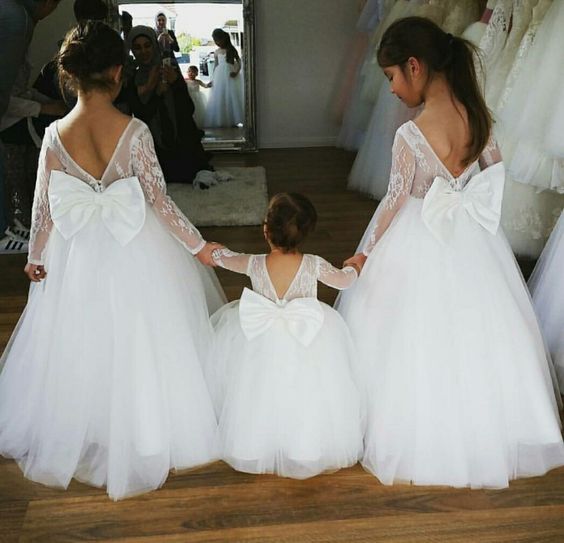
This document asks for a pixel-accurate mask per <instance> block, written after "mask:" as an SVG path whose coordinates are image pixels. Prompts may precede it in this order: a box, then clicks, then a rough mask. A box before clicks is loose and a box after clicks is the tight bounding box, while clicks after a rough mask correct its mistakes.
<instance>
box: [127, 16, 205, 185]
mask: <svg viewBox="0 0 564 543" xmlns="http://www.w3.org/2000/svg"><path fill="white" fill-rule="evenodd" d="M128 46H129V48H130V50H131V52H132V53H133V56H134V57H135V60H136V64H137V67H136V69H135V72H134V74H133V75H132V77H131V78H130V80H129V81H127V82H126V84H125V85H124V93H125V96H126V99H127V102H128V104H129V108H130V111H131V113H132V114H133V115H134V116H135V117H137V118H139V119H141V120H142V121H144V122H145V123H146V124H147V125H149V129H150V130H151V134H152V136H153V139H154V140H155V147H156V151H157V157H158V159H159V162H160V164H161V167H162V170H163V172H164V176H165V179H166V181H167V182H168V183H190V182H192V181H195V183H197V184H199V183H200V182H201V183H203V184H205V185H209V184H213V182H212V181H210V182H207V179H208V178H210V174H209V173H207V174H200V175H199V176H198V172H201V171H204V172H206V171H207V172H211V171H213V168H212V166H211V165H210V164H209V160H210V155H209V153H206V152H205V151H204V148H203V147H202V142H201V140H202V137H203V135H204V133H203V132H202V131H201V130H200V129H198V127H197V126H196V124H195V123H194V119H193V117H192V115H193V114H194V103H193V102H192V99H191V98H190V95H189V94H188V89H187V87H186V82H185V81H184V78H183V77H182V75H181V73H180V70H179V68H178V67H177V66H171V65H170V63H167V60H168V59H164V62H162V59H161V52H160V49H159V46H158V43H157V38H156V36H155V32H154V30H153V29H152V28H149V27H148V26H135V27H133V28H132V29H131V32H130V33H129V36H128ZM161 64H162V65H161ZM197 176H198V178H196V177H197Z"/></svg>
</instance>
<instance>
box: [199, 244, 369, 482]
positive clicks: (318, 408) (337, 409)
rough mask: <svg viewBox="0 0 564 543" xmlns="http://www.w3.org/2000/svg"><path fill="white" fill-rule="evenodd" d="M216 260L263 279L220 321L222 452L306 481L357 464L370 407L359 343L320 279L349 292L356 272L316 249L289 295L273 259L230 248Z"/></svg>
mask: <svg viewBox="0 0 564 543" xmlns="http://www.w3.org/2000/svg"><path fill="white" fill-rule="evenodd" d="M215 258H216V259H217V260H216V262H217V263H218V264H219V265H220V266H223V267H225V268H227V269H230V270H232V271H236V272H238V273H245V274H247V275H248V276H249V277H250V279H251V282H252V285H253V290H249V289H245V291H244V292H243V296H242V298H241V300H240V301H236V302H232V303H230V304H228V305H226V306H225V307H223V308H222V309H220V310H219V311H218V312H217V313H216V314H215V315H213V317H212V322H213V324H214V328H215V331H216V342H217V349H216V352H215V356H214V363H215V364H216V365H215V366H214V367H213V368H212V371H210V377H209V380H210V382H211V386H210V389H211V390H212V396H214V399H215V404H216V408H217V412H218V417H219V433H220V441H221V456H222V458H223V459H224V460H225V461H226V462H228V463H229V464H230V465H231V466H233V467H234V468H235V469H237V470H240V471H245V472H250V473H275V474H277V475H281V476H285V477H294V478H298V479H302V478H306V477H311V476H314V475H317V474H319V473H321V472H324V471H332V470H337V469H340V468H343V467H346V466H351V465H353V464H355V463H356V462H357V461H358V460H359V458H360V457H361V455H362V447H363V444H362V439H363V411H362V407H361V403H360V397H359V394H358V389H357V386H356V384H355V377H354V375H355V374H354V366H353V364H354V363H355V357H354V348H353V345H352V342H351V339H350V335H349V332H348V330H347V327H346V325H345V323H344V322H343V319H342V318H341V316H340V315H339V314H338V313H337V312H336V311H335V310H334V309H332V308H331V307H329V306H328V305H326V304H324V303H321V302H319V301H318V300H317V298H316V295H317V281H322V282H323V283H325V284H327V285H329V286H331V287H334V288H338V289H343V288H347V287H348V286H350V285H351V284H352V283H353V282H354V280H355V279H356V277H357V274H356V271H355V270H354V269H353V268H350V267H349V268H344V269H343V270H338V269H336V268H334V267H333V266H332V265H331V264H329V263H328V262H326V261H325V260H323V259H322V258H320V257H318V256H314V255H307V254H306V255H304V256H303V259H302V262H301V265H300V268H299V270H298V271H297V273H296V275H295V277H294V279H293V281H292V283H291V285H290V287H289V288H288V290H287V292H286V293H285V294H284V296H283V298H281V299H279V298H278V296H277V295H276V292H275V289H274V287H273V285H272V282H271V280H270V276H269V275H268V270H267V267H266V255H244V254H237V253H232V252H230V251H228V250H226V249H223V250H220V251H218V252H217V253H216V255H215Z"/></svg>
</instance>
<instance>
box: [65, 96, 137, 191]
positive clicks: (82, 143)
mask: <svg viewBox="0 0 564 543" xmlns="http://www.w3.org/2000/svg"><path fill="white" fill-rule="evenodd" d="M130 121H131V117H129V116H127V115H124V114H122V113H121V112H119V111H118V110H117V109H115V108H113V107H112V108H103V109H101V110H99V111H91V110H90V109H88V108H75V109H74V110H73V111H71V113H69V114H68V115H67V116H66V117H65V118H63V119H61V120H60V121H59V122H58V123H57V130H58V132H59V137H60V139H61V142H62V144H63V146H64V147H65V149H66V150H67V152H68V154H69V155H70V156H71V158H72V159H73V160H74V161H75V162H76V163H77V164H78V165H79V166H80V167H81V168H82V169H83V170H84V171H86V172H87V173H89V174H90V175H91V176H92V177H94V179H98V180H100V179H101V178H102V176H103V175H104V172H105V171H106V168H107V167H108V164H109V163H110V161H111V159H112V157H113V155H114V151H115V150H116V147H117V145H118V142H119V140H120V138H121V137H122V135H123V134H124V133H125V129H126V128H127V126H128V124H129V122H130Z"/></svg>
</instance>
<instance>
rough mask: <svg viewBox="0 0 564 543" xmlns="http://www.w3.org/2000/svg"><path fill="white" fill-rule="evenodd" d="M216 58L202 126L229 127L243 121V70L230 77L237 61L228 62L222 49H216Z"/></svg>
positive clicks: (236, 65)
mask: <svg viewBox="0 0 564 543" xmlns="http://www.w3.org/2000/svg"><path fill="white" fill-rule="evenodd" d="M216 59H217V65H216V66H215V68H214V71H213V79H212V88H211V93H210V96H209V100H208V103H207V106H206V114H205V117H204V126H205V127H206V128H215V127H223V128H230V127H233V126H237V125H239V124H243V123H244V121H245V99H244V83H243V72H242V71H239V73H238V74H237V75H236V76H235V77H231V73H232V72H235V71H236V70H237V68H238V67H239V64H238V61H235V64H229V63H228V62H227V55H226V53H225V51H224V50H223V49H220V50H218V51H217V53H216Z"/></svg>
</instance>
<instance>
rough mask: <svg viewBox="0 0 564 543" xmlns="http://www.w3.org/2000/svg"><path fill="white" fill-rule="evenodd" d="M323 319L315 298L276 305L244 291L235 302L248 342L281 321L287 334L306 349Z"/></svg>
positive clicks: (299, 299)
mask: <svg viewBox="0 0 564 543" xmlns="http://www.w3.org/2000/svg"><path fill="white" fill-rule="evenodd" d="M323 317H324V314H323V309H322V308H321V304H320V303H319V300H317V299H316V298H295V299H294V300H290V301H289V302H287V303H286V304H284V305H279V304H277V303H275V302H273V301H272V300H269V299H268V298H265V297H264V296H261V295H260V294H257V293H256V292H254V291H252V290H249V289H248V288H245V289H244V290H243V295H242V296H241V301H240V302H239V319H240V321H241V328H242V329H243V333H244V334H245V337H246V338H247V339H249V340H250V339H254V338H255V337H257V336H260V335H261V334H263V333H264V332H266V331H267V330H268V329H269V328H270V327H271V326H272V325H273V324H274V323H275V322H279V321H282V322H284V324H285V325H286V328H287V330H288V332H289V333H290V334H291V335H292V336H293V337H294V338H295V339H296V340H298V341H299V342H300V343H301V344H302V345H304V346H306V347H307V346H308V345H309V344H310V343H311V342H312V341H313V339H314V338H315V336H316V334H317V332H319V329H320V328H321V326H322V325H323Z"/></svg>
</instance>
